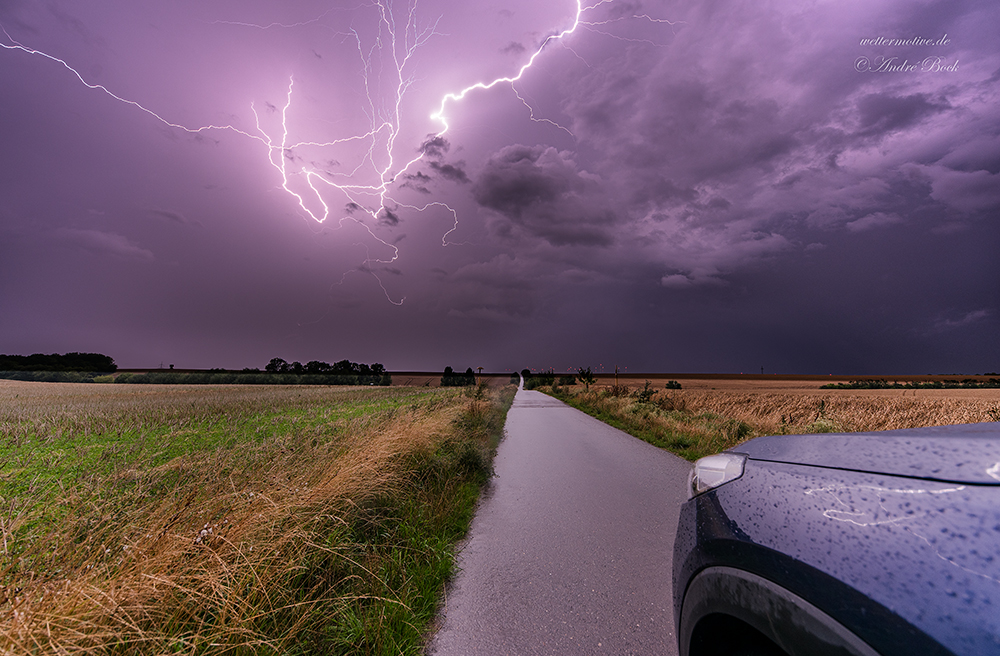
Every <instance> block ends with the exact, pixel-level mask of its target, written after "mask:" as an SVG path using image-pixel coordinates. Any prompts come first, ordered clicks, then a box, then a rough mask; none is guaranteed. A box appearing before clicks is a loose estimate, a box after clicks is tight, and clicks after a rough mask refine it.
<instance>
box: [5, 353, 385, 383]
mask: <svg viewBox="0 0 1000 656" xmlns="http://www.w3.org/2000/svg"><path fill="white" fill-rule="evenodd" d="M94 355H97V354H89V353H69V354H67V355H66V356H54V355H53V356H43V357H46V358H56V357H66V358H69V357H70V356H94ZM26 357H27V358H34V357H35V356H6V355H5V356H0V358H26ZM98 357H100V358H107V356H98ZM91 361H92V362H97V360H91ZM107 361H108V362H110V368H108V365H106V364H105V368H103V369H98V368H91V367H87V368H84V369H79V370H70V369H36V370H28V369H21V370H15V369H12V368H7V367H0V378H6V379H8V380H26V381H36V382H51V383H137V384H147V385H382V386H386V385H391V384H392V375H391V374H390V373H389V372H387V371H386V370H385V367H384V366H382V365H381V364H379V363H377V362H376V363H375V364H372V365H367V364H358V363H356V362H351V361H349V360H341V361H340V362H337V363H336V364H332V365H331V364H328V363H326V362H320V361H318V360H313V361H311V362H308V363H307V364H305V365H303V364H301V363H299V362H293V363H291V364H289V363H288V362H285V361H284V360H282V359H281V358H273V359H272V360H271V361H270V362H269V363H268V364H267V366H266V367H265V368H264V371H261V370H260V369H257V368H254V369H250V368H246V369H243V370H241V371H233V370H227V369H209V370H208V371H194V372H184V371H174V370H173V369H169V370H164V369H158V370H153V371H147V372H144V373H132V372H125V373H120V374H118V375H117V376H112V375H110V373H111V372H114V371H115V370H116V369H117V367H116V366H115V364H114V360H112V359H111V358H107ZM0 362H2V363H4V364H6V362H5V361H3V360H0ZM102 362H103V361H102ZM102 373H103V374H104V375H101V374H102Z"/></svg>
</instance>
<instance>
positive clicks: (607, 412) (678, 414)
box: [553, 386, 1000, 460]
mask: <svg viewBox="0 0 1000 656" xmlns="http://www.w3.org/2000/svg"><path fill="white" fill-rule="evenodd" d="M553 394H555V395H556V396H558V397H559V398H561V399H563V400H565V401H566V402H568V403H570V404H571V405H573V406H575V407H577V408H579V409H581V410H583V411H585V412H588V413H589V414H592V415H594V416H596V417H598V418H599V419H602V420H603V421H606V422H608V423H610V424H612V425H614V426H617V427H618V428H621V429H622V430H625V431H626V432H629V433H631V434H633V435H635V436H637V437H640V438H642V439H644V440H646V441H648V442H651V443H652V444H655V445H656V446H660V447H663V448H666V449H669V450H670V451H673V452H674V453H677V454H678V455H680V456H682V457H684V458H687V459H689V460H696V459H698V458H700V457H702V456H705V455H710V454H713V453H718V452H720V451H724V450H726V449H729V448H732V447H734V446H736V445H737V444H740V443H741V442H744V441H746V440H748V439H751V438H753V437H758V436H761V435H776V434H796V433H829V432H856V431H875V430H889V429H895V428H917V427H921V426H941V425H948V424H964V423H975V422H981V421H1000V403H998V402H997V401H995V400H992V399H990V398H982V399H973V398H940V397H929V396H923V397H921V396H906V397H900V396H886V395H877V394H867V395H866V394H864V393H858V392H851V393H845V392H837V391H835V392H830V393H815V394H801V393H796V394H782V393H775V392H763V393H754V392H745V391H705V390H697V391H689V390H665V391H657V390H653V389H650V388H648V387H647V388H645V389H643V388H640V387H627V386H614V387H605V388H598V389H591V390H589V391H585V390H581V389H575V390H574V389H573V388H569V387H563V388H556V389H554V390H553Z"/></svg>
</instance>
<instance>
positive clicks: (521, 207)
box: [472, 144, 615, 246]
mask: <svg viewBox="0 0 1000 656" xmlns="http://www.w3.org/2000/svg"><path fill="white" fill-rule="evenodd" d="M599 187H600V181H599V179H598V178H597V177H596V176H593V175H590V174H588V173H586V172H584V171H580V170H578V169H577V166H576V163H575V162H574V161H573V159H572V157H571V155H570V154H569V153H567V152H559V151H557V150H556V149H555V148H551V147H549V148H546V147H544V146H524V145H520V144H517V145H513V146H507V147H505V148H503V149H501V150H500V151H499V152H498V153H496V154H495V155H493V156H492V157H490V159H489V160H488V161H487V162H486V165H485V166H484V167H483V170H482V171H481V172H480V174H479V176H478V177H477V179H476V182H475V184H474V185H473V188H472V192H473V195H474V196H475V199H476V201H477V202H478V203H479V204H480V205H482V206H484V207H488V208H490V209H492V210H495V211H497V212H499V213H500V214H502V215H503V216H505V217H506V218H508V219H509V220H510V221H511V223H513V224H514V225H516V226H517V227H519V228H521V229H523V230H524V231H526V232H527V233H529V234H531V235H534V236H537V237H540V238H542V239H544V240H546V241H547V242H549V243H550V244H552V245H554V246H568V245H577V246H608V245H610V244H612V243H613V242H614V236H613V233H612V226H613V224H614V221H615V215H614V213H613V212H612V211H611V210H610V209H609V208H607V207H602V206H603V203H602V202H601V200H600V196H599V192H598V190H599Z"/></svg>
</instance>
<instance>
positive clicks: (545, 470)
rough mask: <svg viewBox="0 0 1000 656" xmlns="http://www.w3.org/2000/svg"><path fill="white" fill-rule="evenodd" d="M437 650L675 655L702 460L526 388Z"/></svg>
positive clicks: (440, 655)
mask: <svg viewBox="0 0 1000 656" xmlns="http://www.w3.org/2000/svg"><path fill="white" fill-rule="evenodd" d="M506 431H507V436H506V438H505V439H504V441H503V442H502V443H501V444H500V448H499V450H498V452H497V458H496V461H495V467H496V473H497V477H496V478H495V479H494V480H493V482H492V484H491V485H490V487H489V488H488V490H487V492H486V493H485V495H484V498H483V500H482V503H481V506H480V508H479V510H478V512H477V513H476V517H475V519H474V520H473V522H472V529H471V531H470V535H469V539H468V541H467V543H466V544H465V546H464V548H463V549H462V551H461V553H460V555H459V567H460V568H461V572H460V573H459V574H458V576H457V577H456V580H455V583H454V585H453V586H452V587H451V588H450V589H449V591H448V597H447V600H446V606H445V612H444V620H443V624H442V627H441V630H440V631H439V632H438V634H437V635H436V636H435V637H434V639H433V640H432V642H431V643H430V645H429V646H428V653H429V654H430V655H431V656H474V655H476V654H483V655H489V656H503V655H509V656H531V655H534V654H567V655H577V654H579V655H584V654H615V655H624V654H643V655H646V654H668V655H675V654H676V653H677V647H676V643H675V641H676V638H675V636H674V633H673V610H672V603H671V581H670V576H671V556H672V554H673V541H674V530H675V529H676V527H677V516H678V511H679V507H680V504H681V503H682V502H683V500H684V499H685V498H686V492H685V485H686V482H687V475H688V471H689V470H690V464H689V463H687V462H685V461H684V460H682V459H680V458H678V457H676V456H674V455H672V454H670V453H667V452H665V451H663V450H661V449H658V448H656V447H654V446H651V445H649V444H647V443H645V442H642V441H640V440H638V439H636V438H633V437H631V436H629V435H626V434H625V433H623V432H621V431H618V430H616V429H614V428H611V427H610V426H608V425H607V424H604V423H602V422H600V421H597V420H596V419H593V418H591V417H589V416H587V415H586V414H584V413H582V412H580V411H578V410H575V409H573V408H570V407H569V406H567V405H565V404H564V403H562V402H560V401H557V400H556V399H553V398H552V397H549V396H547V395H545V394H542V393H541V392H535V391H525V390H520V391H518V393H517V396H516V397H515V398H514V405H513V407H512V408H511V410H510V413H509V414H508V416H507V424H506Z"/></svg>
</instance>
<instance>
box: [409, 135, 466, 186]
mask: <svg viewBox="0 0 1000 656" xmlns="http://www.w3.org/2000/svg"><path fill="white" fill-rule="evenodd" d="M450 149H451V144H450V143H449V142H448V140H447V139H445V138H444V137H442V136H440V135H432V136H430V137H428V138H427V140H426V141H424V143H422V144H421V145H420V152H421V153H423V154H424V156H425V158H426V161H427V165H428V166H430V167H431V170H432V171H434V172H435V173H437V174H438V175H440V176H441V177H442V178H444V179H446V180H450V181H452V182H460V183H466V182H469V176H468V174H467V173H466V172H465V163H464V162H452V163H448V162H445V161H444V158H445V156H446V155H447V154H448V151H449V150H450ZM417 175H420V176H422V177H423V178H426V179H427V180H430V177H429V176H427V175H426V174H422V173H418V174H417ZM407 177H408V178H409V176H407ZM418 191H419V190H418Z"/></svg>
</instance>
